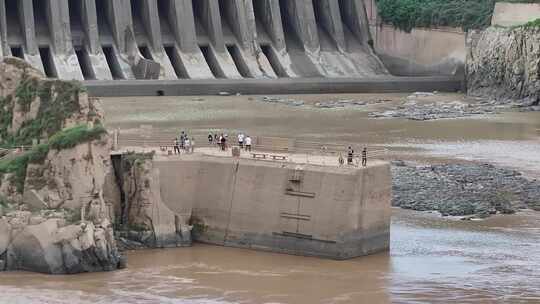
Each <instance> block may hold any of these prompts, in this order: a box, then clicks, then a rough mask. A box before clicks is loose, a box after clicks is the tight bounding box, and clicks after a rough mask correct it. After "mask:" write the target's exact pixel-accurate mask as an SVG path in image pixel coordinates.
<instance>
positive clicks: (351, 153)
mask: <svg viewBox="0 0 540 304" xmlns="http://www.w3.org/2000/svg"><path fill="white" fill-rule="evenodd" d="M353 158H354V150H353V148H352V147H349V149H348V150H347V165H352V164H353Z"/></svg>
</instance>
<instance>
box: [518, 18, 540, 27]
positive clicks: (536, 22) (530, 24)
mask: <svg viewBox="0 0 540 304" xmlns="http://www.w3.org/2000/svg"><path fill="white" fill-rule="evenodd" d="M521 27H524V28H540V18H538V19H536V20H533V21H530V22H527V23H525V24H524V25H522V26H521Z"/></svg>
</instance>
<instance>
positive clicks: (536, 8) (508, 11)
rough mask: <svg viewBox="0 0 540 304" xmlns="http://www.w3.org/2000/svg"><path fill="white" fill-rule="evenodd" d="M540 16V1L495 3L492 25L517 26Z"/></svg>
mask: <svg viewBox="0 0 540 304" xmlns="http://www.w3.org/2000/svg"><path fill="white" fill-rule="evenodd" d="M538 18H540V3H506V2H499V3H496V4H495V11H494V12H493V17H492V18H491V25H499V26H516V25H522V24H525V23H527V22H529V21H533V20H535V19H538Z"/></svg>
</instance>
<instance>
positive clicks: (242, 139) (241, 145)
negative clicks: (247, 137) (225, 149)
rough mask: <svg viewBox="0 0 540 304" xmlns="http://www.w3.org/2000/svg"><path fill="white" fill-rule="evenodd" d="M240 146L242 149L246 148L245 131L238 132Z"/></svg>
mask: <svg viewBox="0 0 540 304" xmlns="http://www.w3.org/2000/svg"><path fill="white" fill-rule="evenodd" d="M238 146H239V147H240V149H243V148H244V133H240V134H238Z"/></svg>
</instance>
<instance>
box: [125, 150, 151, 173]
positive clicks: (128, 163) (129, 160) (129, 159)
mask: <svg viewBox="0 0 540 304" xmlns="http://www.w3.org/2000/svg"><path fill="white" fill-rule="evenodd" d="M154 155H155V153H154V152H149V153H137V152H128V153H126V154H123V155H122V169H123V170H124V171H125V172H127V171H129V170H131V168H132V167H133V166H140V165H142V164H143V162H144V161H145V160H147V159H153V158H154Z"/></svg>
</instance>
